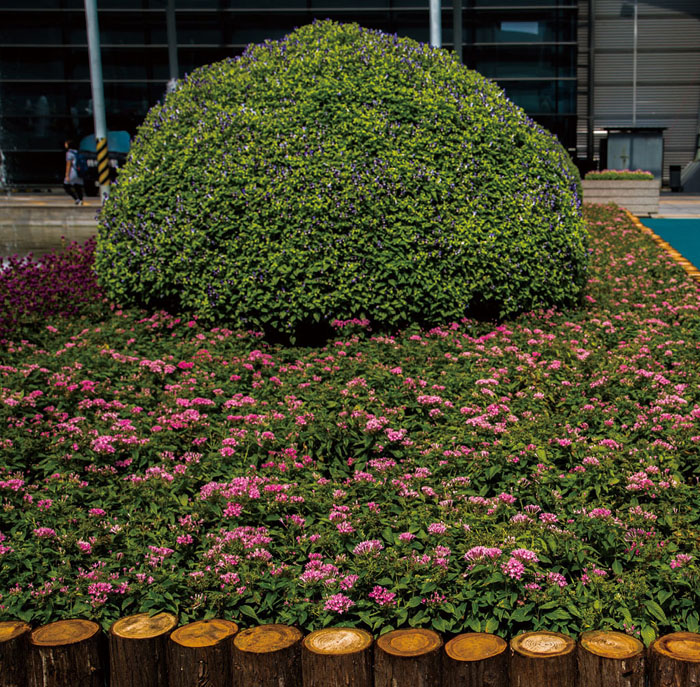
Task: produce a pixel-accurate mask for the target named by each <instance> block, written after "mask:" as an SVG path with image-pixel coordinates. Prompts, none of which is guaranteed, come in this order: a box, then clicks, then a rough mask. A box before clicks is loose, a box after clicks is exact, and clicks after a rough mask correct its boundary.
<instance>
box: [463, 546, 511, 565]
mask: <svg viewBox="0 0 700 687" xmlns="http://www.w3.org/2000/svg"><path fill="white" fill-rule="evenodd" d="M502 553H503V551H501V549H499V548H498V547H496V546H494V547H491V548H487V547H486V546H474V547H472V548H471V549H469V551H467V553H465V554H464V560H465V561H470V562H475V561H482V560H484V559H494V558H498V557H499V556H500V555H501V554H502Z"/></svg>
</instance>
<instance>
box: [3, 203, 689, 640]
mask: <svg viewBox="0 0 700 687" xmlns="http://www.w3.org/2000/svg"><path fill="white" fill-rule="evenodd" d="M587 212H588V217H589V225H590V231H591V246H592V255H591V259H592V268H591V272H590V276H589V284H588V289H587V295H586V303H585V307H583V308H581V309H580V310H570V311H562V312H557V311H547V312H544V313H533V314H530V315H526V316H523V317H520V318H519V319H517V320H513V321H507V322H505V323H503V324H501V325H500V326H495V325H489V324H488V323H477V322H475V321H471V320H465V321H463V322H460V323H456V324H451V325H450V324H446V325H445V326H443V327H441V328H436V329H432V330H430V331H421V330H419V329H413V330H409V331H405V332H401V333H397V334H395V335H386V334H376V333H372V332H371V331H370V330H369V326H368V323H365V322H359V321H350V322H336V323H335V325H336V327H337V329H338V335H337V338H336V339H335V340H334V341H332V342H331V343H329V344H328V346H326V347H325V348H323V349H303V348H281V347H272V346H266V345H265V343H264V342H263V341H262V339H261V338H260V337H259V335H257V334H254V333H239V332H232V331H228V330H226V329H222V328H217V329H212V330H204V329H202V328H201V327H199V326H198V324H197V322H196V321H183V320H180V319H178V318H177V317H173V316H170V315H167V314H165V313H157V314H155V315H146V314H144V313H138V312H135V311H125V310H119V309H116V308H113V309H112V310H111V311H110V312H108V313H106V314H105V315H104V317H102V319H101V320H100V321H95V320H94V317H95V315H94V313H92V314H91V315H90V317H88V316H84V317H82V318H81V317H77V316H74V317H72V318H67V319H61V318H59V317H56V318H54V319H52V320H51V321H50V322H46V323H45V324H44V325H42V327H41V328H38V327H33V328H26V329H23V330H20V334H19V335H16V336H15V341H14V343H6V344H5V346H4V349H3V351H2V354H1V355H0V358H1V359H2V365H1V366H0V422H1V423H2V426H3V432H2V435H1V436H2V438H1V439H0V450H1V451H2V455H3V460H2V464H3V466H4V467H3V468H0V497H1V498H2V504H3V508H2V510H1V511H0V594H1V598H0V620H4V619H11V618H21V619H23V620H31V621H32V622H34V623H36V624H40V623H44V622H48V621H50V620H56V619H59V618H70V617H77V616H80V617H86V618H92V619H95V620H97V621H99V622H100V623H101V624H102V625H103V626H104V627H107V626H108V625H109V624H110V623H111V622H112V621H113V620H115V619H116V618H118V617H121V616H124V615H127V614H130V613H136V612H141V611H150V610H153V611H155V610H164V611H171V612H174V613H177V614H178V615H179V618H180V621H181V622H187V621H188V620H192V619H199V618H206V617H213V616H219V617H230V618H234V619H236V620H237V621H240V622H241V623H242V624H246V623H247V624H255V623H260V622H268V621H277V622H284V623H296V624H299V625H300V626H301V627H303V628H304V629H306V630H311V629H315V628H318V627H321V626H325V625H330V624H341V623H342V624H346V625H347V624H349V625H358V626H364V627H367V628H368V629H370V630H373V631H375V632H379V631H385V630H387V629H389V628H395V627H399V626H403V625H413V626H422V627H432V628H434V629H436V630H438V631H443V632H448V633H449V632H458V631H461V630H488V631H495V632H499V633H501V634H504V635H508V636H514V635H515V634H517V633H518V632H519V631H521V630H523V629H528V630H531V629H539V628H545V629H548V630H555V631H557V630H559V631H563V632H568V633H571V634H576V633H577V632H579V631H580V630H583V629H591V628H615V629H620V630H623V631H628V632H630V633H633V634H636V635H637V636H640V634H641V637H642V638H643V639H644V640H645V641H646V642H649V641H650V640H651V639H652V638H653V637H654V636H658V635H659V634H664V633H665V632H668V631H672V630H676V629H684V630H690V631H697V630H698V629H700V618H699V616H698V611H697V608H698V601H699V600H698V589H699V587H698V567H697V564H696V563H697V555H698V553H697V548H698V541H700V527H699V525H698V513H699V512H700V494H699V493H698V489H697V478H698V476H699V475H700V459H699V458H698V450H697V449H698V442H700V425H699V420H700V371H699V370H698V367H697V362H696V361H697V347H698V342H699V341H700V314H699V307H700V304H699V299H698V288H697V286H696V285H695V284H694V283H693V282H692V281H691V280H689V279H688V278H687V277H686V275H685V274H684V272H683V271H682V270H681V269H680V268H679V267H678V266H677V265H676V264H675V263H674V262H673V261H672V260H671V259H670V258H669V257H668V256H667V255H666V254H665V253H663V252H662V251H660V250H659V249H658V248H657V247H656V246H655V245H654V243H653V242H652V241H651V239H650V238H649V237H648V236H646V235H644V234H641V233H640V232H639V230H637V229H636V228H635V227H634V226H633V225H632V224H631V223H630V221H629V220H628V219H627V218H626V217H624V216H623V215H622V213H620V212H619V211H618V210H617V209H616V208H613V207H594V208H588V210H587ZM20 324H21V323H20ZM17 326H20V325H19V324H18V325H17ZM21 339H24V340H21Z"/></svg>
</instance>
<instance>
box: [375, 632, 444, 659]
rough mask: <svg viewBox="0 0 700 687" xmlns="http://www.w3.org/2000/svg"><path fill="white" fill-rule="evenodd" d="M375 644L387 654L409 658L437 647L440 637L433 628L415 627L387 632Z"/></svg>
mask: <svg viewBox="0 0 700 687" xmlns="http://www.w3.org/2000/svg"><path fill="white" fill-rule="evenodd" d="M377 645H378V646H379V648H380V649H381V650H382V651H384V652H385V653H387V654H391V655H392V656H400V657H406V658H409V657H412V656H422V655H423V654H429V653H430V652H431V651H435V650H436V649H439V648H440V647H441V646H442V639H441V637H440V635H439V634H438V633H437V632H435V631H434V630H426V629H422V628H418V627H415V628H408V629H405V630H393V631H392V632H387V633H386V634H384V635H382V636H381V637H380V638H379V639H378V640H377Z"/></svg>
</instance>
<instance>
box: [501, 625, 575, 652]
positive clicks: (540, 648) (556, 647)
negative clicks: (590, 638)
mask: <svg viewBox="0 0 700 687" xmlns="http://www.w3.org/2000/svg"><path fill="white" fill-rule="evenodd" d="M510 646H511V649H512V650H513V651H514V652H515V653H517V654H520V655H521V656H526V657H527V658H552V657H554V656H565V655H567V654H570V653H571V652H572V651H574V649H575V648H576V642H575V641H574V640H573V639H572V638H571V637H569V636H567V635H563V634H561V633H559V632H547V631H544V630H543V631H540V632H523V633H522V634H520V635H518V636H517V637H513V639H511V640H510Z"/></svg>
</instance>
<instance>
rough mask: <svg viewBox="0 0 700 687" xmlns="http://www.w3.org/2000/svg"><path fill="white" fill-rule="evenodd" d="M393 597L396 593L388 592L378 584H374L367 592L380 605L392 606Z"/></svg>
mask: <svg viewBox="0 0 700 687" xmlns="http://www.w3.org/2000/svg"><path fill="white" fill-rule="evenodd" d="M395 597H396V594H395V593H394V592H390V591H389V590H388V589H385V588H384V587H380V586H379V585H376V586H375V587H374V588H373V589H372V591H371V592H370V593H369V598H370V599H373V600H374V601H376V603H378V604H379V605H380V606H394V605H395V604H396V601H394V598H395Z"/></svg>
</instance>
